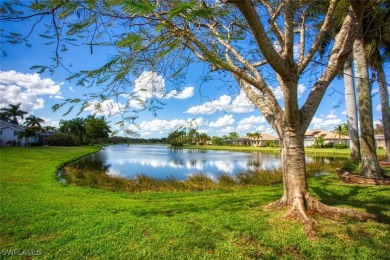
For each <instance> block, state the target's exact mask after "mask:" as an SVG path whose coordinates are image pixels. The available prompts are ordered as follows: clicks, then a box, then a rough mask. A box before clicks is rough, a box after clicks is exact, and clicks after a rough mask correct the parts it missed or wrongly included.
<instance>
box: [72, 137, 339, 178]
mask: <svg viewBox="0 0 390 260" xmlns="http://www.w3.org/2000/svg"><path fill="white" fill-rule="evenodd" d="M315 160H317V161H318V160H320V161H321V162H329V161H331V160H345V159H337V158H329V157H327V158H323V157H321V158H319V157H310V156H307V157H306V161H307V162H312V161H315ZM280 164H281V160H280V155H279V154H270V153H265V152H237V151H215V150H197V149H181V148H171V147H168V146H164V145H136V144H131V145H113V146H108V147H105V148H103V149H102V150H101V151H99V152H97V153H95V154H92V155H89V156H87V157H84V158H83V159H81V160H79V161H77V162H75V163H74V164H73V165H74V166H75V167H77V168H85V167H86V168H89V169H101V170H104V171H106V173H107V174H108V175H113V176H119V177H124V178H134V177H135V176H136V175H137V174H145V175H147V176H149V177H153V178H166V177H175V178H176V179H178V180H184V179H186V178H187V177H188V176H189V175H191V174H194V173H203V174H206V175H207V176H209V177H211V178H212V179H216V176H218V175H219V174H221V173H227V174H236V173H239V172H243V171H246V170H253V171H254V170H259V169H272V168H276V167H279V166H280Z"/></svg>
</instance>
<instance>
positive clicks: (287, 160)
mask: <svg viewBox="0 0 390 260" xmlns="http://www.w3.org/2000/svg"><path fill="white" fill-rule="evenodd" d="M281 151H282V165H283V186H284V192H283V196H282V198H281V199H279V200H278V201H276V202H274V203H272V204H270V205H268V206H267V207H266V208H268V209H273V208H279V207H287V208H288V211H287V213H286V215H285V216H286V217H288V218H294V219H298V220H300V221H302V223H304V225H305V231H306V233H307V234H308V235H309V237H310V238H311V239H316V236H315V231H314V223H315V221H314V220H313V219H311V218H309V217H308V215H307V214H308V213H311V214H313V213H319V214H325V215H331V216H349V217H356V218H359V219H360V220H362V221H365V220H366V219H368V218H374V217H373V216H372V215H370V214H366V213H360V212H357V211H354V210H351V209H342V208H336V207H331V206H328V205H325V204H323V203H321V202H319V201H318V200H317V199H315V198H314V197H312V196H311V195H310V193H309V191H308V186H307V182H306V164H305V148H304V131H302V130H301V129H291V128H290V130H289V131H288V132H284V134H283V136H282V137H281Z"/></svg>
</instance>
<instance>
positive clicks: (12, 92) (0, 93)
mask: <svg viewBox="0 0 390 260" xmlns="http://www.w3.org/2000/svg"><path fill="white" fill-rule="evenodd" d="M62 84H63V83H56V82H54V81H53V80H52V79H49V78H41V76H40V75H39V74H37V73H34V74H29V73H26V74H25V73H20V72H17V71H15V70H10V71H0V107H6V106H8V104H17V103H21V104H22V105H21V108H22V109H23V110H27V111H31V110H36V109H41V108H44V106H45V100H44V98H43V97H44V96H48V97H50V96H51V97H54V98H57V99H60V98H62V97H61V92H60V90H61V85H62Z"/></svg>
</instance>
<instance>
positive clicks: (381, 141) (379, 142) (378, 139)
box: [375, 134, 386, 149]
mask: <svg viewBox="0 0 390 260" xmlns="http://www.w3.org/2000/svg"><path fill="white" fill-rule="evenodd" d="M375 146H376V148H377V149H378V148H379V149H386V143H385V135H384V134H376V135H375Z"/></svg>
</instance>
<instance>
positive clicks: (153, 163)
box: [114, 159, 205, 170]
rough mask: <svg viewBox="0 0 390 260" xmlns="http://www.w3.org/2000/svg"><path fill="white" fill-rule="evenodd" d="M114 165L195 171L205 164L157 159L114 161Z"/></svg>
mask: <svg viewBox="0 0 390 260" xmlns="http://www.w3.org/2000/svg"><path fill="white" fill-rule="evenodd" d="M114 162H115V163H116V164H119V165H125V164H139V165H141V166H148V167H152V168H161V167H169V168H174V169H184V168H185V169H195V170H203V168H204V165H205V163H204V162H202V161H195V160H192V161H183V160H170V161H164V160H157V159H116V160H115V161H114Z"/></svg>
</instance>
